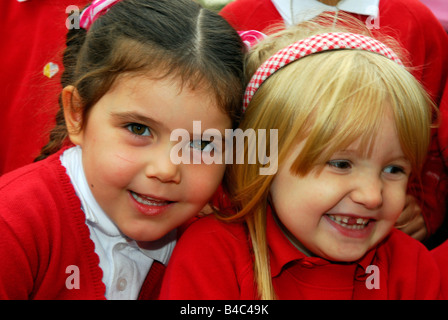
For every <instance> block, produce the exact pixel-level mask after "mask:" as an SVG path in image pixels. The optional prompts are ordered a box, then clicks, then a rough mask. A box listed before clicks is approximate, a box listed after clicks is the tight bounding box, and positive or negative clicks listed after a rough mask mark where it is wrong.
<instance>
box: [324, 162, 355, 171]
mask: <svg viewBox="0 0 448 320" xmlns="http://www.w3.org/2000/svg"><path fill="white" fill-rule="evenodd" d="M327 165H329V166H330V167H333V168H336V169H339V170H348V169H351V168H352V164H351V163H350V161H349V160H330V161H328V162H327Z"/></svg>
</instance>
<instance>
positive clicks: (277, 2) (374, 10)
mask: <svg viewBox="0 0 448 320" xmlns="http://www.w3.org/2000/svg"><path fill="white" fill-rule="evenodd" d="M379 2H380V0H341V1H340V2H339V3H338V5H337V6H328V5H326V4H323V3H322V2H319V1H317V0H272V3H273V4H274V6H275V7H276V8H277V10H278V12H279V13H280V15H281V16H282V18H283V20H284V21H285V24H286V25H287V26H292V25H295V24H297V23H300V22H303V21H307V20H310V19H313V18H315V17H317V16H318V15H320V14H321V13H323V12H325V11H337V10H342V11H346V12H350V13H356V14H361V15H366V16H371V17H372V18H376V17H377V16H378V13H379V9H378V5H379Z"/></svg>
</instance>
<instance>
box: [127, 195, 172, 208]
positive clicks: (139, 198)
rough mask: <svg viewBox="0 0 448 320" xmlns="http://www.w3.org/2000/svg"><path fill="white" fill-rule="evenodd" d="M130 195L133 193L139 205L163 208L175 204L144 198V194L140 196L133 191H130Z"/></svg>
mask: <svg viewBox="0 0 448 320" xmlns="http://www.w3.org/2000/svg"><path fill="white" fill-rule="evenodd" d="M130 193H131V196H132V198H134V200H135V201H137V202H138V203H140V204H143V205H145V206H156V207H162V206H166V205H169V204H171V203H173V201H168V200H161V199H156V198H151V197H149V196H144V195H142V194H138V193H135V192H133V191H130Z"/></svg>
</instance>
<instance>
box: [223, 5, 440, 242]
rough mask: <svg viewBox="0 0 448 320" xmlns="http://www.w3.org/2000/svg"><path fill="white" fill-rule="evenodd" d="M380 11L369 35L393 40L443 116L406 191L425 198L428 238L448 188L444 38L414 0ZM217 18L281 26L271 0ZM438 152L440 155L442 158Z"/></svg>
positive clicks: (242, 25)
mask: <svg viewBox="0 0 448 320" xmlns="http://www.w3.org/2000/svg"><path fill="white" fill-rule="evenodd" d="M379 13H380V15H379V19H378V22H379V26H380V29H378V30H375V29H372V31H373V32H374V33H375V32H377V33H382V34H385V35H387V36H390V37H392V38H395V39H396V40H397V41H399V42H400V43H401V44H402V46H403V48H404V49H405V50H406V51H408V53H409V54H408V55H407V56H405V59H404V61H407V65H409V66H412V67H413V69H411V71H412V73H413V75H414V76H415V77H416V78H417V80H419V81H420V82H421V83H422V84H423V85H424V87H425V88H426V89H427V90H428V92H429V93H430V94H431V96H432V97H433V98H434V101H435V102H436V104H437V105H439V106H440V110H441V113H442V119H441V121H442V123H441V126H440V128H439V132H438V133H436V132H434V137H433V140H432V146H431V151H430V154H429V157H428V160H427V161H426V164H425V167H424V170H423V176H422V179H423V191H421V189H420V184H419V183H413V184H412V189H411V191H410V192H411V193H412V194H414V195H416V197H417V198H418V199H421V198H423V199H422V200H423V203H422V205H421V206H422V212H423V216H424V219H425V222H426V227H427V229H428V235H431V234H433V233H434V232H435V231H436V229H437V228H438V227H439V226H440V225H441V224H442V221H443V218H444V216H445V195H446V187H445V186H444V184H439V183H440V181H441V180H442V181H443V180H446V179H447V176H446V174H447V173H446V172H445V166H444V162H443V161H445V165H446V164H448V162H447V161H448V124H446V122H448V110H446V109H448V92H446V91H448V82H447V79H448V59H447V57H448V35H447V33H446V32H445V30H444V29H443V27H442V26H441V24H440V22H439V21H438V20H437V18H436V17H435V16H434V14H433V13H432V12H431V11H430V10H429V9H428V8H427V7H426V6H425V5H424V4H422V3H421V2H420V1H418V0H380V2H379ZM220 14H221V15H222V16H223V17H224V18H226V19H227V20H228V21H229V23H230V24H231V25H232V26H234V27H235V28H236V29H237V30H250V29H255V30H259V31H266V30H265V29H266V28H267V27H269V26H271V25H272V24H279V23H283V18H282V17H281V15H280V14H279V12H278V11H277V9H276V8H275V6H274V5H273V3H272V1H271V0H236V1H233V2H231V3H229V4H228V5H227V6H226V7H224V8H223V9H222V11H221V12H220ZM355 16H356V17H358V18H359V19H360V20H361V21H363V22H365V21H366V19H367V16H361V15H355ZM445 85H446V86H447V87H446V88H445ZM442 96H443V97H442ZM437 135H438V136H439V137H437ZM439 145H440V146H439ZM440 152H443V153H444V157H443V158H442V157H441V155H440ZM442 159H444V160H442ZM421 193H423V196H422V195H421Z"/></svg>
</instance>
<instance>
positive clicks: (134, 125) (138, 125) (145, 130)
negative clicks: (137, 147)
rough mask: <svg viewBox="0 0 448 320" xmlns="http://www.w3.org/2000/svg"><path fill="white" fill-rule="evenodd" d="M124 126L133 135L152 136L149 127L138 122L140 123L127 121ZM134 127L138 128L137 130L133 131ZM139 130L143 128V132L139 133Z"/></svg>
mask: <svg viewBox="0 0 448 320" xmlns="http://www.w3.org/2000/svg"><path fill="white" fill-rule="evenodd" d="M125 128H126V129H127V130H128V131H129V132H130V133H131V134H133V135H135V136H139V137H149V136H152V134H151V130H149V127H148V126H145V125H143V124H140V123H128V124H126V125H125ZM135 128H138V129H137V132H136V131H134V129H135ZM141 130H143V132H141V133H140V132H139V131H141ZM146 132H147V134H145V133H146Z"/></svg>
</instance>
